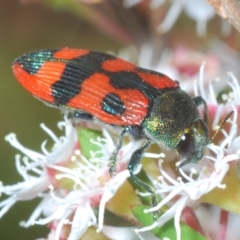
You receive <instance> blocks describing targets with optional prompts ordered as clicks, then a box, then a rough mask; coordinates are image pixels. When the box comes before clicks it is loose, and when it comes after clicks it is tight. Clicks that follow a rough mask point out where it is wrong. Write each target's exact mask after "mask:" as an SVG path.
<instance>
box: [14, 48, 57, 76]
mask: <svg viewBox="0 0 240 240" xmlns="http://www.w3.org/2000/svg"><path fill="white" fill-rule="evenodd" d="M55 52H56V50H54V49H51V50H39V51H36V52H30V53H26V54H24V55H23V56H21V57H19V58H17V59H15V61H14V63H13V64H15V63H18V64H20V65H21V67H22V68H23V69H24V70H25V71H26V72H28V73H30V74H32V75H34V74H36V73H37V72H38V70H39V69H40V68H41V66H42V65H43V63H44V62H46V61H49V60H51V59H53V55H54V53H55Z"/></svg>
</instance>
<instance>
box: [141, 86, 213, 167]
mask: <svg viewBox="0 0 240 240" xmlns="http://www.w3.org/2000/svg"><path fill="white" fill-rule="evenodd" d="M142 126H143V129H144V132H145V134H146V136H147V137H149V138H150V139H151V140H152V141H154V142H157V143H158V144H160V145H161V146H163V147H166V148H168V149H176V150H177V151H178V153H179V154H181V155H182V156H183V157H184V158H186V159H187V160H186V161H185V162H184V164H182V165H185V164H186V163H189V162H198V161H199V160H200V159H201V158H202V156H203V150H204V146H205V145H206V144H207V143H208V128H207V125H206V124H205V123H204V121H203V120H202V119H201V117H200V115H199V111H198V109H197V106H196V104H195V102H194V100H193V99H192V98H191V97H190V96H189V95H188V94H187V93H186V92H184V91H183V90H181V89H173V90H168V91H165V92H163V93H161V94H160V95H159V96H158V97H157V98H156V100H155V101H154V103H153V106H152V109H151V112H150V114H149V116H148V117H147V118H146V119H145V120H144V122H143V123H142Z"/></svg>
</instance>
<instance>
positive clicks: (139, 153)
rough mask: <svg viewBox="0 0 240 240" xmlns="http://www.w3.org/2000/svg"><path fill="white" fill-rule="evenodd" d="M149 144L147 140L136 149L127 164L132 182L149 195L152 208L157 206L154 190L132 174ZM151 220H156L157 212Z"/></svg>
mask: <svg viewBox="0 0 240 240" xmlns="http://www.w3.org/2000/svg"><path fill="white" fill-rule="evenodd" d="M150 144H151V142H150V141H149V140H147V142H146V143H145V144H144V145H143V146H142V147H141V148H139V149H137V150H136V151H135V152H134V153H133V154H132V156H131V159H130V162H129V164H128V170H129V173H130V176H131V178H132V180H133V181H134V182H135V183H136V184H137V185H139V186H140V187H142V188H143V189H144V190H146V191H147V192H149V193H150V194H151V207H154V206H157V204H158V201H157V197H156V194H155V192H154V190H153V189H152V188H151V187H150V186H148V185H147V184H146V183H144V182H143V181H142V180H140V179H139V178H138V177H136V175H135V174H134V169H135V168H136V167H137V166H138V164H139V162H140V161H141V158H142V154H143V152H144V151H145V150H146V148H148V147H149V145H150ZM153 218H154V219H155V220H157V219H158V212H153Z"/></svg>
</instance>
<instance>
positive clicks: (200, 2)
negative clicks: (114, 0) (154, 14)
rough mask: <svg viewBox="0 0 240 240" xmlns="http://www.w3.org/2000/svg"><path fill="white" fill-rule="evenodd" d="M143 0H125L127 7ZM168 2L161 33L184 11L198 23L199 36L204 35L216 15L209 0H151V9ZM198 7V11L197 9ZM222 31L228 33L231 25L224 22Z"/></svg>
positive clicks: (167, 29) (160, 26) (160, 27)
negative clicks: (209, 22)
mask: <svg viewBox="0 0 240 240" xmlns="http://www.w3.org/2000/svg"><path fill="white" fill-rule="evenodd" d="M140 2H141V0H125V1H124V6H125V7H132V6H134V5H136V4H138V3H140ZM166 2H168V3H169V4H171V6H170V8H169V10H168V12H167V14H166V16H165V18H164V20H163V22H162V23H161V24H159V26H158V29H157V30H158V31H159V32H160V33H165V32H167V31H169V30H170V29H171V28H172V27H173V25H174V24H175V23H176V21H177V19H178V18H179V15H180V14H181V12H182V11H184V12H185V13H186V14H187V16H188V17H189V18H191V19H193V20H194V21H196V23H197V34H198V35H199V36H204V35H205V34H206V25H207V22H208V21H209V20H210V19H212V18H213V17H214V16H215V10H214V8H213V7H212V6H211V5H210V4H209V3H208V2H207V0H194V1H191V0H172V1H166V0H152V1H150V4H149V7H150V8H151V9H157V8H159V7H161V6H162V5H163V4H164V3H166ZM196 9H197V11H196ZM222 31H223V32H224V33H225V34H227V33H229V31H230V25H229V24H228V23H227V22H226V21H223V22H222Z"/></svg>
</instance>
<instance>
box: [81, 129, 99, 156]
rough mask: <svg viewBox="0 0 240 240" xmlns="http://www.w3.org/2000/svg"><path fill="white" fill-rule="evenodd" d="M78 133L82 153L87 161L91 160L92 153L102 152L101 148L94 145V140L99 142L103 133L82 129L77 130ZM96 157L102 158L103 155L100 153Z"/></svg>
mask: <svg viewBox="0 0 240 240" xmlns="http://www.w3.org/2000/svg"><path fill="white" fill-rule="evenodd" d="M77 133H78V141H79V144H80V149H81V152H82V154H83V155H84V156H85V157H86V158H87V159H90V158H91V152H97V151H99V150H101V147H100V146H98V145H97V144H95V143H92V140H93V141H97V139H98V138H99V137H102V133H101V131H98V130H92V129H87V128H82V127H81V128H79V129H78V130H77ZM96 157H102V154H101V153H98V154H96Z"/></svg>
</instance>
